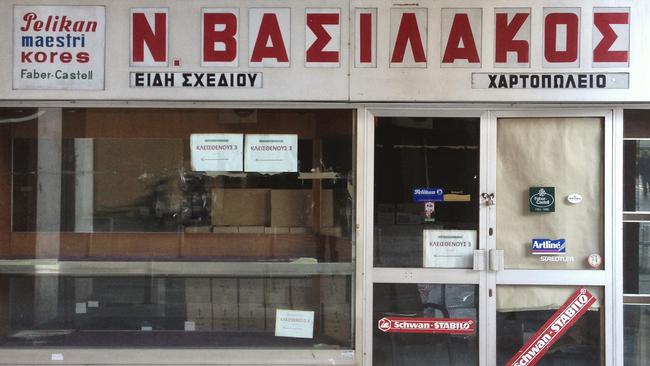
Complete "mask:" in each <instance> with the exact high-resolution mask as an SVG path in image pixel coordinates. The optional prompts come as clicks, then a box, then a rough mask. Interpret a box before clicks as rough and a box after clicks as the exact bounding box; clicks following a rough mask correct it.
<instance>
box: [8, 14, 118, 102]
mask: <svg viewBox="0 0 650 366" xmlns="http://www.w3.org/2000/svg"><path fill="white" fill-rule="evenodd" d="M105 25H106V22H105V16H104V7H103V6H28V5H15V6H14V65H13V88H14V89H62V90H103V89H104V35H105V30H104V29H105Z"/></svg>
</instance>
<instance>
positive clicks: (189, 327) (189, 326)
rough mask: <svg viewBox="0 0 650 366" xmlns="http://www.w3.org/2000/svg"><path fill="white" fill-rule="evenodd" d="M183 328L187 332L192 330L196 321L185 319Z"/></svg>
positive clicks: (194, 328)
mask: <svg viewBox="0 0 650 366" xmlns="http://www.w3.org/2000/svg"><path fill="white" fill-rule="evenodd" d="M185 330H186V331H188V332H193V331H195V330H196V323H195V322H193V321H186V322H185Z"/></svg>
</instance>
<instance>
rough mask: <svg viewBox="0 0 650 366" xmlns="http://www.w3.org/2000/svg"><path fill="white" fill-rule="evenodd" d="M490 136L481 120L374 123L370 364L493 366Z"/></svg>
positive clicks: (391, 118)
mask: <svg viewBox="0 0 650 366" xmlns="http://www.w3.org/2000/svg"><path fill="white" fill-rule="evenodd" d="M369 135H370V136H373V134H372V133H370V134H369ZM481 139H482V135H481V118H480V116H478V115H477V116H476V117H469V118H458V117H435V118H434V117H421V116H417V117H410V116H400V117H395V116H386V117H377V118H376V119H375V123H374V141H372V139H370V141H372V145H371V146H372V150H373V153H374V184H373V185H372V187H371V190H372V195H371V196H370V193H369V192H366V194H368V195H369V196H370V197H372V211H373V213H372V217H373V222H372V225H370V226H371V227H372V228H373V230H372V233H371V234H372V238H373V239H372V243H373V246H372V253H369V254H370V255H367V256H366V258H370V260H369V262H370V263H368V267H367V268H368V271H367V278H368V280H367V281H368V282H367V286H366V289H367V292H368V293H369V294H371V295H370V296H368V297H367V299H368V300H367V304H368V305H367V308H366V310H367V312H366V313H367V314H372V317H371V318H370V316H369V315H366V319H367V321H368V322H369V323H370V326H369V327H368V328H367V332H366V337H369V338H370V340H371V342H370V343H371V345H370V347H369V349H368V351H367V352H366V364H367V365H370V364H371V365H409V366H417V365H432V364H435V365H479V364H485V363H484V362H485V361H484V360H483V357H482V356H481V354H482V352H484V349H485V347H484V345H483V343H482V341H481V340H482V339H484V337H482V336H481V335H482V334H484V332H485V330H484V329H485V320H484V319H485V317H486V314H485V313H484V312H483V308H484V305H483V304H484V303H485V290H484V289H485V280H486V273H485V271H484V268H483V266H482V265H483V264H484V258H483V257H481V255H484V253H485V251H484V248H485V240H483V239H482V238H483V237H484V236H485V233H484V225H483V224H482V222H484V220H485V215H484V213H482V212H481V211H482V209H481V207H482V204H483V203H484V202H485V200H483V199H481V192H484V191H482V190H481V184H482V182H485V180H484V179H483V180H482V179H481V172H483V171H484V168H483V166H482V164H483V163H482V159H481V156H483V155H484V154H482V153H481V150H482V149H483V148H484V144H482V143H481ZM367 141H368V140H367ZM367 187H368V186H367ZM475 258H478V259H477V260H475Z"/></svg>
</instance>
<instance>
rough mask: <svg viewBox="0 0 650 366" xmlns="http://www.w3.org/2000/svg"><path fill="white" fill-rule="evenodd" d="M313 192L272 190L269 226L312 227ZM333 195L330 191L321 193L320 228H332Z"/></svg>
mask: <svg viewBox="0 0 650 366" xmlns="http://www.w3.org/2000/svg"><path fill="white" fill-rule="evenodd" d="M312 194H313V191H312V190H311V189H274V190H272V191H271V226H273V227H290V228H291V227H293V228H295V227H312V226H313V203H314V200H313V199H312ZM333 197H334V194H333V192H332V190H331V189H325V190H322V191H321V201H320V226H322V227H331V226H334V214H333V212H334V208H333Z"/></svg>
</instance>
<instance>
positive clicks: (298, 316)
mask: <svg viewBox="0 0 650 366" xmlns="http://www.w3.org/2000/svg"><path fill="white" fill-rule="evenodd" d="M275 336H276V337H292V338H313V337H314V312H313V311H300V310H283V309H276V310H275Z"/></svg>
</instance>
